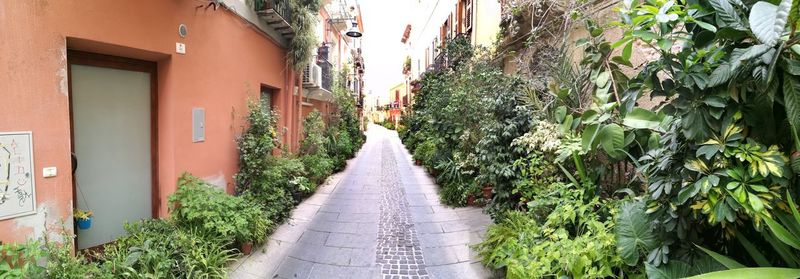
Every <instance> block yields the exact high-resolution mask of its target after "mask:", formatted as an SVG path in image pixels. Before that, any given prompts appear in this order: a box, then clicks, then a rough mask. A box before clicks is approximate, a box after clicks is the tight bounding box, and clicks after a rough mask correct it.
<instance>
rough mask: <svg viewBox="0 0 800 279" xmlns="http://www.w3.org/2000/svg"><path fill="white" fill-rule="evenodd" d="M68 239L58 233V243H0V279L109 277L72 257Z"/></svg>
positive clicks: (71, 246) (87, 262)
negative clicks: (59, 238) (59, 237)
mask: <svg viewBox="0 0 800 279" xmlns="http://www.w3.org/2000/svg"><path fill="white" fill-rule="evenodd" d="M72 240H73V237H72V236H69V235H67V234H61V241H60V242H58V241H51V240H49V239H47V238H45V241H44V242H42V241H37V240H29V241H26V242H25V243H11V244H0V278H53V279H85V278H103V279H105V278H109V279H110V278H113V276H112V274H111V273H110V272H107V271H106V270H104V269H101V268H100V266H99V265H98V264H97V263H95V262H89V261H87V260H86V258H85V257H84V256H83V255H82V254H80V253H78V254H77V255H75V256H73V255H72V250H73V245H72ZM39 264H42V265H39Z"/></svg>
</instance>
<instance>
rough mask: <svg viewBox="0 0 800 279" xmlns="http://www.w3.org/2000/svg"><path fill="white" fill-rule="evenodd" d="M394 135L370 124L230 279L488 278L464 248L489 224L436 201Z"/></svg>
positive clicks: (469, 210)
mask: <svg viewBox="0 0 800 279" xmlns="http://www.w3.org/2000/svg"><path fill="white" fill-rule="evenodd" d="M437 189H438V187H437V186H436V185H435V184H434V182H433V180H432V179H431V177H430V176H428V175H427V174H426V173H425V171H424V170H423V169H422V168H421V167H418V166H414V165H413V164H412V163H411V156H410V155H409V153H408V151H406V149H405V148H404V147H403V145H402V143H401V142H400V139H399V138H398V137H397V133H396V132H394V131H389V130H387V129H385V128H383V127H380V126H377V125H370V127H369V131H368V133H367V143H366V144H365V145H364V147H363V148H362V150H361V151H360V152H359V154H358V156H357V157H356V158H355V159H353V160H351V161H350V162H349V164H348V167H347V169H346V170H345V171H343V172H341V173H338V174H336V175H334V176H332V177H331V178H330V179H329V180H328V182H327V183H326V184H325V185H323V186H321V187H320V188H318V190H317V192H316V193H315V194H314V195H313V196H311V197H310V198H308V199H306V200H305V201H303V202H302V203H301V204H300V205H299V206H298V207H297V208H296V209H295V210H294V212H292V217H291V219H290V220H289V221H288V222H287V223H286V224H284V225H282V226H280V227H279V228H278V229H277V230H276V231H275V233H274V234H273V235H272V236H271V237H270V239H269V241H268V242H267V244H266V245H265V246H264V247H263V248H254V251H253V253H252V254H251V255H250V256H247V257H244V258H241V259H240V260H239V261H237V262H236V263H235V264H234V265H233V266H231V270H232V271H231V274H230V277H231V278H245V279H249V278H285V279H292V278H459V279H461V278H489V277H492V276H493V275H492V274H491V273H490V272H489V271H487V270H486V269H485V268H484V267H483V266H482V265H481V264H480V262H478V257H477V255H476V254H475V252H474V251H472V249H470V247H469V246H470V245H473V244H476V243H478V242H480V240H481V238H482V237H483V235H484V232H485V230H486V226H487V225H489V224H490V223H491V220H490V219H489V217H488V216H486V215H485V214H483V213H482V212H481V209H480V208H475V207H465V208H449V207H446V206H443V205H442V204H440V203H439V196H438V194H437Z"/></svg>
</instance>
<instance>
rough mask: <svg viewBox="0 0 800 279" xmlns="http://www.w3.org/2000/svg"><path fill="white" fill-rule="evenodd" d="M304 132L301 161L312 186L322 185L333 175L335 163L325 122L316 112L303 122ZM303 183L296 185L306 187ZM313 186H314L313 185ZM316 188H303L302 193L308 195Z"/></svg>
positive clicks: (297, 182) (298, 182)
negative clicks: (326, 133) (330, 150)
mask: <svg viewBox="0 0 800 279" xmlns="http://www.w3.org/2000/svg"><path fill="white" fill-rule="evenodd" d="M303 131H304V134H305V137H304V138H303V142H302V144H301V148H300V154H301V157H300V161H301V162H302V163H303V165H304V166H305V169H306V170H307V172H308V180H310V184H314V185H316V184H320V183H322V182H323V181H324V180H325V178H326V177H328V176H329V175H331V173H333V167H334V165H333V161H332V160H331V158H330V152H328V148H329V147H330V145H331V144H330V138H329V137H327V136H326V135H325V131H326V130H325V122H323V121H322V116H321V115H320V114H319V112H317V111H316V110H315V111H313V112H311V113H309V114H308V116H307V117H306V119H305V120H304V121H303ZM302 182H303V181H296V184H300V185H304V184H303V183H302ZM312 186H313V185H312ZM315 188H316V187H303V189H304V190H305V191H301V192H302V193H303V194H305V195H307V194H310V193H312V192H313V191H314V189H315Z"/></svg>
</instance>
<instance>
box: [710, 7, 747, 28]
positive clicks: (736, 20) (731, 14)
mask: <svg viewBox="0 0 800 279" xmlns="http://www.w3.org/2000/svg"><path fill="white" fill-rule="evenodd" d="M708 2H709V3H710V4H711V6H712V7H714V10H715V11H716V12H717V16H718V17H719V18H720V19H722V21H723V22H724V23H725V24H726V25H727V27H731V28H734V29H736V30H747V28H746V27H745V23H744V22H743V21H742V18H741V17H739V13H737V12H736V10H735V9H734V8H733V5H731V3H730V2H728V0H710V1H708Z"/></svg>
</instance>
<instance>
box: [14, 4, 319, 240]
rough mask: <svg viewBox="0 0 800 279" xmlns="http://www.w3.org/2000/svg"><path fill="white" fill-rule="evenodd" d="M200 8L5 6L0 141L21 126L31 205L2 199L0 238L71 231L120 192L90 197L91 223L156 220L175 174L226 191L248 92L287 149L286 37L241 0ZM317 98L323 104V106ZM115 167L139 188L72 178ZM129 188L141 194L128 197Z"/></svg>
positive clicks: (297, 113) (294, 128)
mask: <svg viewBox="0 0 800 279" xmlns="http://www.w3.org/2000/svg"><path fill="white" fill-rule="evenodd" d="M208 3H214V2H213V1H212V2H206V1H193V0H170V1H164V0H143V1H101V0H93V1H79V0H58V1H55V0H51V1H48V0H42V1H1V2H0V26H1V27H0V103H1V104H2V107H3V108H2V109H0V140H2V139H3V134H2V133H3V132H15V131H25V132H30V135H32V146H31V150H32V155H33V156H32V158H31V159H32V166H31V168H30V170H29V175H30V177H31V178H32V180H33V181H35V193H30V196H29V198H34V199H35V207H34V209H33V210H32V211H31V210H28V211H24V210H23V211H20V212H23V213H22V214H17V216H12V217H8V216H5V217H4V216H3V212H2V211H3V210H5V207H3V206H4V205H2V204H0V241H2V242H13V241H23V240H25V239H27V238H35V237H41V236H42V235H44V234H45V233H57V232H59V231H60V228H61V227H64V228H66V229H67V230H72V226H73V225H72V211H73V209H74V208H78V207H87V205H86V204H85V203H82V202H80V200H81V199H86V201H85V202H88V201H89V199H88V198H86V197H82V196H92V195H95V196H96V195H98V194H99V195H101V196H103V197H108V199H116V200H111V201H102V200H95V201H93V203H94V204H91V203H90V204H88V207H89V209H91V210H94V211H95V215H96V216H98V217H97V219H100V216H102V214H104V213H108V212H111V211H113V212H117V211H121V212H127V211H139V212H141V213H140V214H144V215H147V216H145V217H154V218H158V217H164V216H166V215H167V214H168V212H167V210H168V208H167V197H168V196H169V195H170V194H171V193H173V192H174V191H175V189H176V180H177V178H178V176H180V175H181V173H183V172H191V173H192V174H194V175H197V176H199V177H202V178H204V179H205V180H207V181H209V182H211V183H212V184H214V185H217V186H218V187H220V188H222V189H225V190H226V191H228V192H229V193H231V192H232V191H233V187H234V181H233V179H232V177H233V175H234V173H235V172H236V171H237V164H238V153H237V148H236V141H235V139H236V137H237V136H238V135H240V134H241V133H242V130H243V128H244V127H245V125H246V121H245V116H246V115H247V113H248V108H247V102H248V100H252V101H259V100H262V101H264V99H265V98H267V99H268V100H269V101H268V102H267V103H268V106H269V108H270V109H273V110H276V111H278V112H279V115H280V119H279V127H280V128H281V131H279V132H280V133H281V134H282V138H281V139H282V142H283V144H284V145H286V146H287V147H288V148H289V150H295V149H296V148H297V145H298V142H299V140H300V136H301V134H300V130H301V121H302V112H303V109H302V107H303V103H304V101H303V97H302V96H303V89H302V85H301V84H302V77H301V75H300V74H295V72H294V71H293V70H292V69H291V66H289V65H288V64H287V63H286V45H287V41H286V40H287V39H286V38H284V37H283V36H282V34H281V33H280V32H276V30H275V29H270V28H269V26H268V25H267V24H266V23H265V21H264V20H263V19H261V18H258V16H257V13H255V12H254V11H253V10H252V9H249V10H248V9H247V7H246V6H245V5H244V3H243V1H237V0H232V1H219V3H220V4H217V5H214V4H212V5H206V4H208ZM113 94H117V95H118V96H120V97H119V98H110V97H108V96H117V95H113ZM133 95H136V96H133ZM128 97H130V100H128V99H127V98H128ZM314 106H315V107H316V106H319V107H320V108H322V109H325V110H326V113H328V114H329V113H330V106H331V105H330V104H324V103H320V104H315V105H314ZM112 132H113V133H112ZM120 134H122V135H129V136H127V137H124V138H119V139H118V138H115V137H113V136H115V135H120ZM103 148H106V149H107V150H104V149H103ZM98 150H100V151H99V152H98ZM20 156H22V155H20ZM134 157H135V159H129V158H134ZM9 158H12V157H9ZM8 165H9V163H6V166H8ZM76 165H77V167H76V169H77V170H78V171H77V175H75V176H73V167H75V166H76ZM10 166H12V167H13V166H14V165H13V164H12V165H10ZM91 166H97V169H94V170H91V169H88V168H90V167H91ZM0 167H3V165H2V163H0ZM82 167H83V169H82ZM116 174H118V175H119V176H116V177H130V178H131V179H130V181H134V180H136V179H139V180H138V181H139V183H138V184H136V185H127V186H126V185H124V184H126V183H128V181H129V180H128V179H124V180H118V181H119V183H107V187H99V188H98V187H95V188H91V189H87V188H81V187H84V186H85V185H76V184H80V183H78V182H76V181H82V182H81V183H84V184H89V183H90V182H91V181H108V180H107V179H113V178H114V177H115V176H114V175H116ZM143 177H147V178H146V179H145V178H143ZM103 179H106V180H103ZM112 181H113V180H112ZM12 186H13V185H12ZM85 187H88V186H85ZM125 187H128V188H125ZM0 190H2V189H0ZM104 192H107V193H104ZM0 194H2V192H0ZM6 194H7V197H9V198H10V199H9V200H8V201H7V202H8V204H6V205H7V206H9V208H11V207H10V206H11V203H12V202H15V200H14V198H13V195H12V194H13V193H10V192H6ZM133 196H142V197H140V198H141V201H142V202H140V203H138V204H130V203H131V202H132V201H131V200H135V199H137V198H133ZM127 197H131V198H127ZM126 202H127V203H128V204H127V205H126ZM20 204H21V202H20ZM114 206H116V208H115V207H114ZM10 210H11V209H9V210H8V211H10ZM98 221H99V220H98ZM115 225H116V224H115ZM119 225H120V226H121V224H119ZM79 243H80V234H79ZM80 246H81V245H79V248H80ZM83 246H86V245H83Z"/></svg>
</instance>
